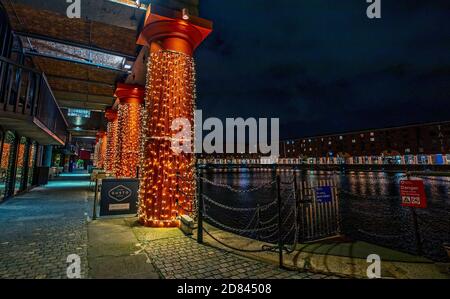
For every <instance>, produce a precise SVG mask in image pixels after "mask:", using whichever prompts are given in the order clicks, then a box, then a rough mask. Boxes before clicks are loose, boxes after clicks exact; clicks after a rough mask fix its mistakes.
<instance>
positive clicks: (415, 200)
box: [400, 180, 427, 209]
mask: <svg viewBox="0 0 450 299" xmlns="http://www.w3.org/2000/svg"><path fill="white" fill-rule="evenodd" d="M400 196H401V198H402V206H403V207H413V208H419V209H425V208H426V207H427V197H426V195H425V186H424V184H423V181H421V180H403V181H400Z"/></svg>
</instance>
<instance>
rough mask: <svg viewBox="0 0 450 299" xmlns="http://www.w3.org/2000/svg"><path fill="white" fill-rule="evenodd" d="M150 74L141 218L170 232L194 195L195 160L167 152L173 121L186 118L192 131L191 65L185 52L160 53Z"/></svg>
mask: <svg viewBox="0 0 450 299" xmlns="http://www.w3.org/2000/svg"><path fill="white" fill-rule="evenodd" d="M148 74H149V75H148V82H147V95H146V99H145V100H146V105H145V106H146V111H145V112H146V113H145V115H146V117H145V119H144V126H143V127H144V132H143V136H144V137H145V139H144V144H143V156H142V165H141V167H142V177H141V186H140V210H139V218H140V221H141V222H142V223H143V224H144V225H146V226H153V227H173V226H178V225H179V221H178V219H177V217H178V216H180V215H182V214H187V213H188V212H186V211H190V210H192V208H193V199H194V197H193V196H194V194H195V179H194V172H195V167H194V166H195V156H194V155H193V154H186V153H182V154H175V153H174V152H173V150H172V148H171V145H172V144H171V138H172V137H173V135H174V134H176V133H177V132H172V130H171V125H172V122H173V120H175V119H177V118H184V119H188V120H189V121H190V122H191V126H192V128H194V109H195V68H194V62H193V59H192V57H190V56H188V55H185V54H183V53H176V52H172V51H158V52H156V53H152V54H151V57H150V61H149V66H148ZM192 137H193V133H192ZM177 174H180V175H182V176H183V177H184V178H185V179H188V180H187V181H186V180H184V179H183V180H181V179H179V178H178V177H177ZM179 191H182V192H179ZM189 195H192V196H189Z"/></svg>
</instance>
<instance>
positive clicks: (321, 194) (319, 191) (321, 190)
mask: <svg viewBox="0 0 450 299" xmlns="http://www.w3.org/2000/svg"><path fill="white" fill-rule="evenodd" d="M316 198H317V202H318V203H328V202H332V201H333V195H332V193H331V187H330V186H325V187H317V188H316Z"/></svg>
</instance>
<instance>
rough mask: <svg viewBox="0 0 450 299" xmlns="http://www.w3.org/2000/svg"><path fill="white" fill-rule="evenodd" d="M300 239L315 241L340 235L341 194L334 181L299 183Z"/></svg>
mask: <svg viewBox="0 0 450 299" xmlns="http://www.w3.org/2000/svg"><path fill="white" fill-rule="evenodd" d="M299 185H300V186H299V190H298V193H299V212H298V222H299V223H298V225H299V238H300V241H303V242H305V241H306V242H307V241H315V240H319V239H323V238H328V237H332V236H337V235H339V234H340V219H339V193H338V189H337V187H336V184H335V182H334V181H332V180H319V181H318V182H316V183H314V184H313V183H312V182H310V181H300V182H299ZM328 193H329V196H328Z"/></svg>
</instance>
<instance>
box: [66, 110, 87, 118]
mask: <svg viewBox="0 0 450 299" xmlns="http://www.w3.org/2000/svg"><path fill="white" fill-rule="evenodd" d="M67 116H72V117H83V118H90V117H91V111H89V110H85V109H70V108H69V110H68V111H67Z"/></svg>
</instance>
